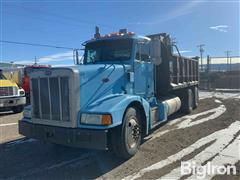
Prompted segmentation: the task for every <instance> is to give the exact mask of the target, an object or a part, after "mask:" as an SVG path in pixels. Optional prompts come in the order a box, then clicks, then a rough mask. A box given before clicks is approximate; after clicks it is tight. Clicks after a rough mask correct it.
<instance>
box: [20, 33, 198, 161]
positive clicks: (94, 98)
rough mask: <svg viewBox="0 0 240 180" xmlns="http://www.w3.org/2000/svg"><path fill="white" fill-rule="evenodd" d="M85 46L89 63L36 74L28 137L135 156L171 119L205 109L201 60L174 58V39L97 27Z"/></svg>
mask: <svg viewBox="0 0 240 180" xmlns="http://www.w3.org/2000/svg"><path fill="white" fill-rule="evenodd" d="M84 46H85V53H84V58H83V61H82V62H83V63H80V61H79V60H78V59H76V65H75V66H73V67H65V68H64V67H62V68H48V69H45V70H41V71H35V72H32V73H30V82H31V83H30V84H31V102H32V105H31V106H27V107H26V108H25V110H24V118H23V119H22V120H21V121H19V132H20V134H23V135H25V136H27V137H31V138H36V139H40V140H44V141H47V142H52V143H55V144H62V145H66V146H73V147H81V148H93V149H101V150H108V149H111V150H113V151H114V152H115V153H116V154H117V155H118V156H121V157H123V158H130V157H131V156H133V155H134V154H136V152H137V151H138V149H139V146H140V143H141V139H142V138H143V137H144V136H146V135H147V134H149V133H150V132H151V131H150V130H151V129H153V128H154V127H156V126H158V125H159V124H161V123H162V122H165V121H167V119H168V116H170V115H171V114H173V113H175V112H177V111H179V110H181V111H183V112H185V113H189V112H191V111H192V109H194V108H196V107H197V105H198V61H197V60H196V59H191V58H185V57H182V56H181V55H180V53H179V54H178V55H174V54H173V45H172V42H171V38H170V36H169V35H167V34H165V33H161V34H155V35H149V36H137V35H136V34H135V33H132V32H127V30H126V29H122V30H120V31H119V32H117V33H112V34H108V35H105V36H101V35H100V33H99V29H98V28H96V33H95V35H94V38H93V39H91V40H89V41H86V42H85V43H84ZM76 55H77V54H76ZM76 57H77V56H76Z"/></svg>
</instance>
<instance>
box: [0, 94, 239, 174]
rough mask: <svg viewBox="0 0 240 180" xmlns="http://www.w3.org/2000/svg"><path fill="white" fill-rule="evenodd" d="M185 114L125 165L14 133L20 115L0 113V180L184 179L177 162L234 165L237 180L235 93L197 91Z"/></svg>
mask: <svg viewBox="0 0 240 180" xmlns="http://www.w3.org/2000/svg"><path fill="white" fill-rule="evenodd" d="M200 95H201V101H200V104H199V107H198V108H197V109H196V110H194V111H193V112H192V113H191V114H190V115H187V116H183V115H181V114H176V115H174V116H173V117H171V118H170V119H171V120H170V121H169V122H168V123H165V124H163V125H161V126H160V127H158V128H156V129H155V130H154V131H153V132H152V133H151V134H150V135H149V136H148V137H146V138H145V142H144V143H143V144H142V145H141V147H140V151H139V152H138V153H137V154H136V156H134V157H133V158H131V159H129V160H128V161H123V160H121V159H119V158H117V157H115V156H114V155H113V154H112V153H110V152H104V151H95V150H83V149H74V148H65V147H56V146H54V145H51V144H46V143H43V142H40V141H37V140H34V139H27V138H25V137H23V136H21V135H19V134H18V130H17V129H18V125H17V121H18V120H19V119H21V117H22V114H21V113H20V114H12V113H11V112H9V113H1V114H0V135H1V137H0V143H1V144H0V179H93V178H99V179H123V178H124V179H158V178H163V179H169V178H170V179H176V178H178V179H185V178H194V179H196V176H194V174H190V175H185V176H181V173H180V171H179V170H180V165H181V161H196V162H199V163H201V164H203V165H204V164H206V163H207V162H211V163H213V164H216V165H230V164H233V165H235V166H236V168H237V175H210V176H207V177H206V178H208V179H211V178H213V179H239V178H240V172H239V170H240V167H239V166H240V154H239V153H240V150H239V147H240V146H239V141H240V112H239V107H240V99H239V93H235V94H231V93H228V94H226V93H212V92H211V93H209V92H204V93H201V94H200Z"/></svg>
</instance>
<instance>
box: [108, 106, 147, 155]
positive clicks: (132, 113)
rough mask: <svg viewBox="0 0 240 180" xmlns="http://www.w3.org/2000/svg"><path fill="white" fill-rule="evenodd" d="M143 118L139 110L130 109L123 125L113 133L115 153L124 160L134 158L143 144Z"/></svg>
mask: <svg viewBox="0 0 240 180" xmlns="http://www.w3.org/2000/svg"><path fill="white" fill-rule="evenodd" d="M141 130H142V127H141V117H140V113H139V110H138V109H137V108H134V107H129V108H128V109H127V111H126V113H125V115H124V118H123V124H122V125H121V126H120V127H117V128H116V129H115V130H114V131H113V136H112V148H113V151H114V153H115V154H116V155H117V156H119V157H121V158H124V159H129V158H131V157H132V156H134V155H135V154H136V153H137V151H138V149H139V146H140V143H141Z"/></svg>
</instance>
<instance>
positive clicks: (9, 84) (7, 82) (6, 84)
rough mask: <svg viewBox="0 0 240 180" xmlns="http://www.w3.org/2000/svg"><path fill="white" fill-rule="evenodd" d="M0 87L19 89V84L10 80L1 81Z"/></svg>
mask: <svg viewBox="0 0 240 180" xmlns="http://www.w3.org/2000/svg"><path fill="white" fill-rule="evenodd" d="M0 87H17V84H16V83H14V82H12V81H10V80H0Z"/></svg>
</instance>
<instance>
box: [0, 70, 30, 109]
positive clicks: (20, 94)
mask: <svg viewBox="0 0 240 180" xmlns="http://www.w3.org/2000/svg"><path fill="white" fill-rule="evenodd" d="M24 96H25V92H24V90H23V89H21V88H19V87H18V85H17V84H16V83H15V82H13V81H11V80H8V79H7V78H6V77H5V76H4V75H3V72H2V70H1V69H0V110H1V111H2V110H12V111H13V112H14V113H19V112H22V111H23V108H24V105H25V104H26V98H25V97H24Z"/></svg>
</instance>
